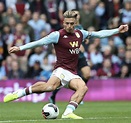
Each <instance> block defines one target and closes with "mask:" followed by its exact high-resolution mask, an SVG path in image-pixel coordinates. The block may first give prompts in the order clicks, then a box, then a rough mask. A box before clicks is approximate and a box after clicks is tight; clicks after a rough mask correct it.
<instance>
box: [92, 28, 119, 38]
mask: <svg viewBox="0 0 131 123" xmlns="http://www.w3.org/2000/svg"><path fill="white" fill-rule="evenodd" d="M118 33H119V29H118V28H117V29H111V30H101V31H98V32H91V37H95V38H105V37H109V36H112V35H115V34H118Z"/></svg>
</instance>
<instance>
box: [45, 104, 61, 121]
mask: <svg viewBox="0 0 131 123" xmlns="http://www.w3.org/2000/svg"><path fill="white" fill-rule="evenodd" d="M42 115H43V117H44V118H45V119H56V118H57V117H58V115H59V108H58V107H57V106H56V105H55V104H52V103H48V104H46V105H45V106H44V107H43V108H42Z"/></svg>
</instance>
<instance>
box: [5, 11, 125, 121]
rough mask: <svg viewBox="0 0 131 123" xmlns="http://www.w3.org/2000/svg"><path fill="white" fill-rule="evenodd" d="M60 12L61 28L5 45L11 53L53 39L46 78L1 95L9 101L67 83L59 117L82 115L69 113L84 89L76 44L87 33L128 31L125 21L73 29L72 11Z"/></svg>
mask: <svg viewBox="0 0 131 123" xmlns="http://www.w3.org/2000/svg"><path fill="white" fill-rule="evenodd" d="M63 16H64V21H63V26H64V28H63V29H61V30H59V31H55V32H52V33H50V34H49V35H48V36H46V37H44V38H42V39H40V40H38V41H34V42H31V43H28V44H25V45H22V46H20V47H17V46H13V47H11V48H10V49H9V53H15V52H18V51H22V50H26V49H31V48H35V47H38V46H42V45H47V44H50V43H53V44H54V48H55V51H56V57H57V61H56V64H55V66H54V71H53V73H52V75H51V77H50V79H49V80H48V81H47V82H43V81H39V82H36V83H35V84H33V85H32V86H30V87H27V88H25V89H22V90H17V91H15V92H13V93H10V94H7V95H6V96H5V97H4V102H9V101H13V100H16V99H19V98H21V97H23V96H26V95H29V94H32V93H43V92H51V91H54V90H55V89H57V88H59V87H62V86H68V87H69V88H70V89H72V90H74V91H75V92H74V94H73V95H72V96H71V98H70V102H69V104H68V105H67V107H66V109H65V111H64V113H63V114H62V118H71V119H83V118H82V117H80V116H77V115H76V114H74V113H73V112H74V111H75V109H76V108H77V107H78V105H79V103H80V102H81V101H82V100H83V98H84V95H85V94H86V92H87V90H88V88H87V86H86V84H85V82H84V81H83V80H82V79H81V77H80V76H78V75H77V63H78V55H79V47H80V45H81V43H82V41H83V40H84V39H85V38H87V37H97V38H104V37H108V36H111V35H114V34H118V33H124V32H126V31H128V25H121V26H120V27H119V28H116V29H111V30H103V31H98V32H88V31H86V30H75V29H74V26H75V21H76V16H77V15H76V13H75V12H73V11H66V12H65V13H64V15H63Z"/></svg>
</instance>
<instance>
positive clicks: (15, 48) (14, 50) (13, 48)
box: [9, 46, 20, 53]
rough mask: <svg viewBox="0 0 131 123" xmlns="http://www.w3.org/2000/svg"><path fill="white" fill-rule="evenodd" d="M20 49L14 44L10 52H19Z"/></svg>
mask: <svg viewBox="0 0 131 123" xmlns="http://www.w3.org/2000/svg"><path fill="white" fill-rule="evenodd" d="M18 51H20V48H19V47H17V46H13V47H11V48H10V49H9V53H15V52H18Z"/></svg>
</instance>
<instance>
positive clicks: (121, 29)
mask: <svg viewBox="0 0 131 123" xmlns="http://www.w3.org/2000/svg"><path fill="white" fill-rule="evenodd" d="M128 28H129V27H128V25H127V24H126V25H121V26H120V27H119V33H124V32H127V31H128Z"/></svg>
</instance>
